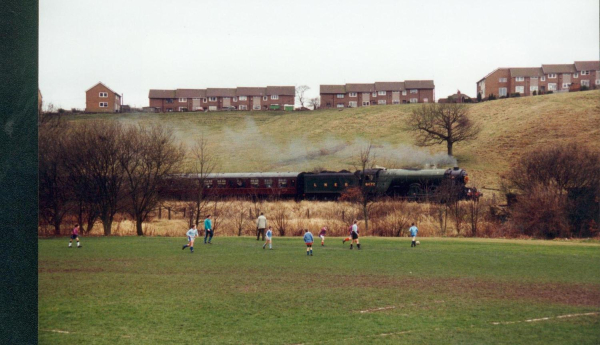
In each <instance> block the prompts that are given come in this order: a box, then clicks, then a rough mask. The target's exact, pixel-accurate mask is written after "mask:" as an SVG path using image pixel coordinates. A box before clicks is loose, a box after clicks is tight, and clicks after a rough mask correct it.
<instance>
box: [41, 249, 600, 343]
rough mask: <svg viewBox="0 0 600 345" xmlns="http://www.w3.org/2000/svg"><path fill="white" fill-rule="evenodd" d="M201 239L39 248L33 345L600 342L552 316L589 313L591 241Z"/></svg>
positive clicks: (596, 324)
mask: <svg viewBox="0 0 600 345" xmlns="http://www.w3.org/2000/svg"><path fill="white" fill-rule="evenodd" d="M213 241H214V244H213V245H210V246H209V245H203V244H197V245H196V252H195V253H194V254H190V252H189V251H188V250H186V251H182V250H181V245H182V244H183V242H184V239H183V238H182V239H176V238H160V237H154V238H134V237H130V238H128V237H119V238H116V237H113V238H84V239H82V244H83V245H84V247H83V248H82V249H74V248H73V249H67V242H68V239H66V238H62V239H40V240H39V242H38V246H39V295H38V303H39V343H40V344H76V343H86V344H156V343H158V344H175V343H179V344H198V343H205V344H212V343H226V344H297V343H304V344H365V343H369V344H371V343H375V344H388V343H389V344H392V343H411V344H517V343H518V344H550V343H552V344H597V343H599V342H600V316H599V315H598V314H595V315H590V316H576V317H571V318H555V317H556V316H560V315H567V314H578V313H587V312H600V266H599V265H598V262H600V245H598V243H556V242H542V241H517V240H515V241H511V240H498V241H495V240H473V239H432V238H427V239H422V245H421V246H419V247H418V248H410V246H409V245H410V241H409V240H408V239H406V238H404V239H382V238H363V239H362V241H361V243H362V246H363V249H362V250H360V251H358V250H352V251H350V250H348V245H345V246H343V245H342V244H341V243H340V242H341V241H340V239H339V238H327V240H326V246H325V247H321V246H316V247H315V250H314V256H313V257H307V256H306V255H305V249H304V245H303V242H302V240H301V239H300V238H277V237H276V238H274V250H272V251H269V250H262V249H261V245H262V242H260V241H256V239H253V238H249V237H243V238H232V237H229V238H220V237H215V238H214V240H213ZM200 242H201V241H200ZM392 307H393V308H392ZM376 308H388V309H382V310H379V311H375V310H374V309H376ZM361 311H368V312H363V313H361ZM543 317H552V318H551V319H550V320H544V321H539V322H524V321H525V320H528V319H538V318H543ZM493 322H515V323H508V324H500V325H494V324H493ZM59 331H60V332H59ZM64 332H68V333H64Z"/></svg>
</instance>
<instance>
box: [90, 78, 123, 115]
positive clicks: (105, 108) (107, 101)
mask: <svg viewBox="0 0 600 345" xmlns="http://www.w3.org/2000/svg"><path fill="white" fill-rule="evenodd" d="M85 111H86V112H87V113H119V112H121V95H119V94H118V93H116V92H114V91H113V90H111V89H110V88H109V87H108V86H106V85H104V84H102V83H100V82H99V83H98V84H96V85H94V86H92V87H91V88H89V89H88V90H87V91H86V92H85Z"/></svg>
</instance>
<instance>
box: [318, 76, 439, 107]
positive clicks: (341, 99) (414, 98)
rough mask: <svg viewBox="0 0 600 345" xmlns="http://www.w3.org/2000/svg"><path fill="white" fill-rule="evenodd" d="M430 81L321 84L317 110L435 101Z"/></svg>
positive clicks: (432, 85)
mask: <svg viewBox="0 0 600 345" xmlns="http://www.w3.org/2000/svg"><path fill="white" fill-rule="evenodd" d="M434 89H435V86H434V84H433V80H406V81H400V82H376V83H373V84H345V85H321V86H320V92H319V93H320V95H321V108H356V107H367V106H371V105H387V104H404V103H428V102H435V91H434Z"/></svg>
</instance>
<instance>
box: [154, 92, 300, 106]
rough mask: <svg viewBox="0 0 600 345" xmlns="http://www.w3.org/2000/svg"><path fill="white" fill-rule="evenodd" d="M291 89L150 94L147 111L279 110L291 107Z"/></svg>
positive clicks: (294, 93) (293, 97) (292, 100)
mask: <svg viewBox="0 0 600 345" xmlns="http://www.w3.org/2000/svg"><path fill="white" fill-rule="evenodd" d="M295 96H296V88H295V87H294V86H267V87H238V88H207V89H177V90H150V93H149V94H148V98H149V100H150V107H151V108H155V109H157V110H158V111H159V112H173V111H198V110H210V111H215V110H228V109H229V110H278V109H283V107H284V106H285V105H292V106H293V105H294V101H295Z"/></svg>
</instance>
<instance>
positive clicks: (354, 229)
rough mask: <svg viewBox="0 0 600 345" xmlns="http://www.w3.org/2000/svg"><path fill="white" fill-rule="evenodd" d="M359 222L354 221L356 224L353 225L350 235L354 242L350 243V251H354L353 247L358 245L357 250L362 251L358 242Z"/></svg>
mask: <svg viewBox="0 0 600 345" xmlns="http://www.w3.org/2000/svg"><path fill="white" fill-rule="evenodd" d="M356 223H358V220H356V219H355V220H354V224H352V230H351V232H350V235H351V236H352V242H351V243H350V249H352V245H353V244H354V243H356V248H358V249H359V250H360V242H359V241H358V224H356Z"/></svg>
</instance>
